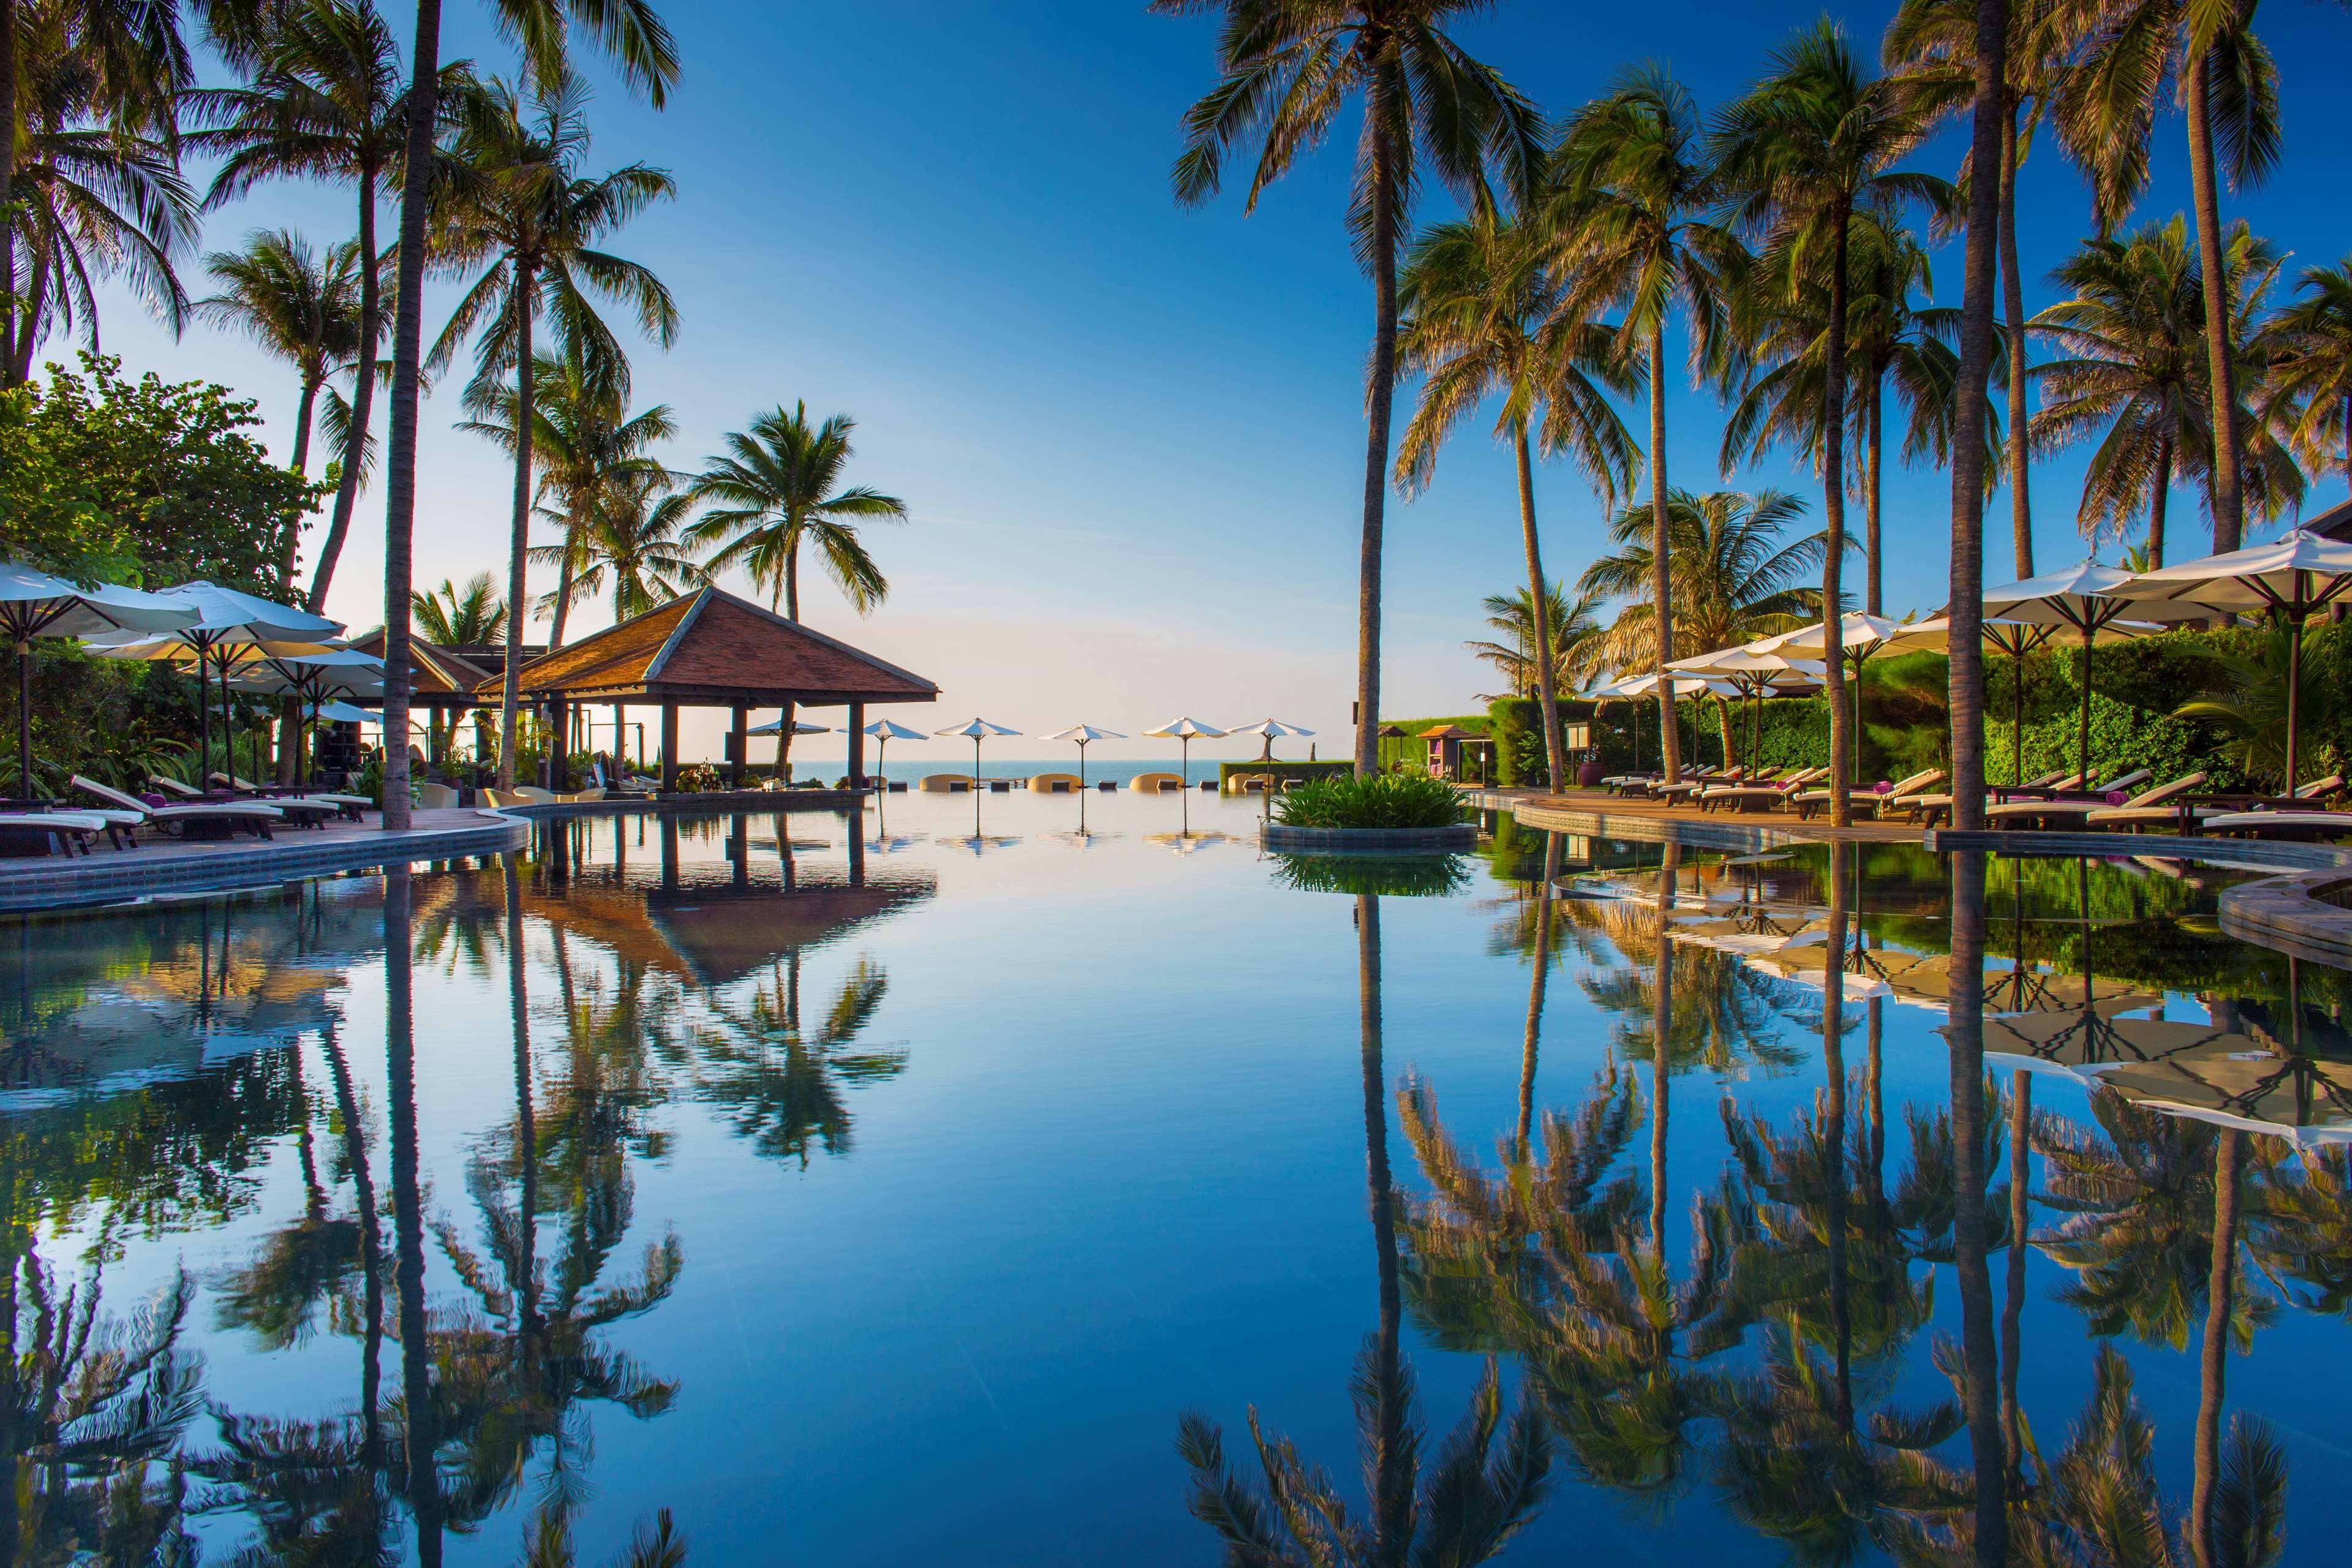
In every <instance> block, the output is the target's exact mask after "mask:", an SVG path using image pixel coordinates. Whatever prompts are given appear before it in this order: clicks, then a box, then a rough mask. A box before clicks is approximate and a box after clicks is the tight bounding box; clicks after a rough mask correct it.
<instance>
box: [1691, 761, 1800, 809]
mask: <svg viewBox="0 0 2352 1568" xmlns="http://www.w3.org/2000/svg"><path fill="white" fill-rule="evenodd" d="M1775 771H1776V772H1777V771H1778V770H1775ZM1827 772H1829V770H1828V769H1827V768H1799V769H1798V770H1797V771H1796V772H1795V773H1790V774H1789V775H1788V776H1787V777H1785V778H1780V779H1775V780H1773V781H1772V782H1770V783H1769V784H1768V783H1763V782H1759V783H1755V784H1710V785H1708V786H1707V787H1706V788H1705V789H1703V790H1701V791H1699V792H1698V808H1699V809H1700V810H1701V811H1716V810H1731V811H1770V810H1773V809H1775V808H1777V807H1779V806H1780V805H1782V804H1784V803H1785V802H1787V801H1788V800H1790V798H1792V797H1793V796H1794V795H1795V794H1796V792H1797V791H1798V790H1800V789H1801V788H1803V787H1804V786H1805V785H1806V784H1811V783H1812V782H1813V781H1814V780H1815V779H1817V778H1819V777H1821V776H1822V774H1823V773H1827Z"/></svg>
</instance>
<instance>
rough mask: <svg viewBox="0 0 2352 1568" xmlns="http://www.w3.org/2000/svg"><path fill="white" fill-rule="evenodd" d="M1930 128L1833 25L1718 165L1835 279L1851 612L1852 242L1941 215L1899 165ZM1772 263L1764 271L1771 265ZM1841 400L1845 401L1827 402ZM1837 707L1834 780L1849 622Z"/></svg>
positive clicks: (1836, 562) (1746, 101)
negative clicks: (1913, 217)
mask: <svg viewBox="0 0 2352 1568" xmlns="http://www.w3.org/2000/svg"><path fill="white" fill-rule="evenodd" d="M1925 129H1926V125H1925V120H1924V117H1923V116H1922V114H1921V113H1920V112H1919V110H1917V109H1916V107H1915V106H1913V105H1912V104H1911V103H1910V102H1909V101H1908V100H1907V99H1906V95H1905V94H1904V93H1903V92H1902V91H1900V90H1899V88H1898V85H1897V84H1895V83H1893V82H1889V81H1887V80H1886V79H1883V78H1881V79H1866V78H1865V77H1864V75H1863V71H1862V67H1861V64H1860V62H1859V61H1857V60H1856V59H1855V58H1854V56H1853V50H1852V49H1851V48H1850V47H1848V46H1847V43H1846V40H1845V36H1844V34H1843V32H1842V31H1841V30H1840V29H1839V28H1838V27H1837V26H1835V24H1833V23H1832V22H1830V21H1828V20H1827V19H1824V20H1822V21H1821V22H1819V23H1816V24H1814V25H1813V26H1811V27H1808V28H1805V29H1804V30H1802V31H1801V32H1800V33H1799V34H1798V35H1797V37H1795V39H1793V40H1792V41H1791V42H1790V43H1789V44H1788V45H1786V46H1785V47H1782V48H1781V49H1780V50H1779V51H1777V52H1776V53H1775V54H1774V56H1773V58H1772V68H1771V71H1770V72H1769V74H1768V75H1767V76H1766V77H1765V78H1764V79H1762V80H1760V81H1759V82H1758V83H1757V84H1756V85H1755V86H1754V87H1752V88H1750V89H1748V92H1747V93H1746V94H1745V95H1744V96H1743V97H1741V98H1740V99H1738V100H1736V101H1735V102H1733V103H1731V104H1730V105H1728V106H1727V107H1726V108H1725V110H1723V112H1722V114H1721V116H1720V117H1719V120H1718V122H1717V126H1716V129H1715V133H1714V145H1715V149H1716V156H1717V162H1718V164H1719V167H1720V171H1721V178H1722V179H1723V181H1724V184H1725V189H1726V191H1727V195H1728V197H1729V199H1730V201H1731V203H1732V210H1733V213H1734V215H1735V216H1736V217H1737V219H1738V222H1739V224H1740V225H1741V226H1744V227H1745V228H1747V229H1748V231H1749V232H1750V233H1752V234H1754V235H1756V236H1758V237H1759V238H1760V239H1762V240H1763V241H1764V242H1765V243H1766V245H1767V246H1768V247H1769V250H1770V251H1771V252H1772V253H1774V255H1776V256H1777V257H1778V258H1780V261H1779V264H1780V265H1781V266H1782V267H1784V268H1786V269H1787V271H1788V273H1789V274H1790V276H1801V275H1802V273H1803V272H1804V271H1805V270H1808V269H1809V268H1811V267H1813V266H1815V265H1819V266H1822V267H1824V268H1826V269H1827V271H1828V274H1829V283H1830V291H1829V310H1828V327H1827V330H1826V331H1825V332H1824V333H1823V335H1822V395H1823V398H1824V400H1825V406H1826V407H1827V408H1828V409H1829V412H1827V413H1825V414H1824V416H1823V417H1822V514H1823V519H1824V521H1825V522H1826V524H1827V526H1826V529H1825V533H1826V545H1827V548H1826V549H1825V550H1824V551H1823V552H1822V603H1823V604H1825V605H1842V604H1843V603H1844V594H1843V586H1842V574H1843V570H1844V557H1845V483H1844V476H1845V446H1844V435H1845V432H1844V421H1843V420H1842V419H1840V418H1838V417H1836V410H1837V409H1838V408H1840V407H1842V406H1843V395H1844V389H1845V386H1846V377H1847V375H1848V374H1849V373H1848V370H1847V366H1846V333H1847V320H1846V311H1847V305H1848V284H1849V265H1848V264H1849V256H1848V247H1847V238H1848V235H1849V233H1850V231H1851V230H1852V228H1853V219H1854V216H1855V215H1856V214H1857V213H1872V212H1874V213H1879V214H1881V215H1887V214H1891V213H1893V212H1895V211H1896V210H1898V209H1900V208H1901V207H1902V206H1903V205H1906V203H1912V202H1917V203H1921V204H1924V205H1928V206H1930V207H1936V208H1940V207H1942V206H1945V205H1948V199H1949V190H1950V187H1949V186H1948V184H1946V183H1945V182H1944V181H1942V180H1939V179H1937V178H1936V177H1935V176H1933V175H1931V174H1906V173H1903V172H1901V171H1898V170H1896V169H1895V167H1894V164H1895V161H1896V160H1897V159H1899V158H1901V157H1902V156H1903V155H1904V154H1905V153H1908V152H1909V151H1910V150H1911V149H1912V147H1914V146H1915V145H1916V144H1917V142H1918V141H1919V139H1920V137H1921V136H1922V135H1923V134H1924V133H1925ZM1772 260H1773V258H1772V257H1770V256H1768V258H1767V259H1766V262H1765V263H1764V264H1766V265H1769V264H1772ZM1832 398H1835V399H1838V400H1839V401H1838V402H1837V403H1836V404H1829V403H1827V401H1826V400H1828V399H1832ZM1825 632H1826V636H1825V639H1824V641H1825V645H1826V646H1825V651H1824V653H1823V656H1822V658H1823V663H1824V665H1825V667H1826V671H1827V675H1826V685H1827V687H1828V696H1829V700H1830V772H1831V776H1832V777H1833V778H1851V777H1853V744H1854V735H1853V717H1852V715H1851V714H1850V713H1848V711H1847V710H1846V700H1845V671H1844V669H1843V663H1844V659H1843V650H1842V647H1841V645H1840V640H1839V625H1838V617H1837V616H1835V615H1833V614H1832V615H1831V616H1829V617H1828V620H1827V626H1826V627H1825ZM1830 808H1831V813H1832V820H1833V821H1834V822H1835V823H1836V824H1837V825H1839V826H1843V825H1844V824H1845V823H1847V822H1848V821H1849V820H1850V819H1851V816H1852V810H1851V803H1850V802H1848V801H1847V800H1846V798H1845V797H1844V795H1842V794H1841V795H1833V797H1832V800H1831V803H1830Z"/></svg>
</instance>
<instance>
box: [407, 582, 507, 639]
mask: <svg viewBox="0 0 2352 1568" xmlns="http://www.w3.org/2000/svg"><path fill="white" fill-rule="evenodd" d="M409 606H410V613H411V614H412V615H413V616H414V617H415V625H416V629H417V631H418V632H419V633H420V634H422V635H423V637H424V638H425V641H427V642H430V643H437V644H439V645H440V646H441V647H482V646H484V645H486V644H488V643H494V642H497V641H499V639H501V638H502V637H505V636H506V631H507V602H506V601H505V600H504V599H501V598H499V584H498V579H497V578H495V577H493V576H491V575H490V574H488V572H477V573H475V574H474V575H472V576H471V577H468V578H467V579H466V585H465V586H464V587H462V588H460V587H459V586H457V584H455V583H454V582H451V581H450V580H449V579H448V578H446V577H445V578H443V579H442V580H441V586H439V587H438V588H436V589H434V590H433V591H432V592H431V593H429V594H416V595H411V596H410V599H409Z"/></svg>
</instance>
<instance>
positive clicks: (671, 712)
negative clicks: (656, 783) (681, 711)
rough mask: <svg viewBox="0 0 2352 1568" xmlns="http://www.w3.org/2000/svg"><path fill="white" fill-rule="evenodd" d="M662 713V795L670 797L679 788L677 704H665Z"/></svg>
mask: <svg viewBox="0 0 2352 1568" xmlns="http://www.w3.org/2000/svg"><path fill="white" fill-rule="evenodd" d="M661 713H662V771H661V786H662V793H663V794H664V795H668V794H670V793H672V792H673V791H675V790H676V789H677V703H676V702H664V703H663V704H662V705H661Z"/></svg>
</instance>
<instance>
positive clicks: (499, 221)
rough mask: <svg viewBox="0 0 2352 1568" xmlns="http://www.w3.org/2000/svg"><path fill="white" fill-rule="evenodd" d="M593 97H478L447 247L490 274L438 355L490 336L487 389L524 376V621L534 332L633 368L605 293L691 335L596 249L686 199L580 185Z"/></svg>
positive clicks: (636, 185)
mask: <svg viewBox="0 0 2352 1568" xmlns="http://www.w3.org/2000/svg"><path fill="white" fill-rule="evenodd" d="M586 106H587V89H586V88H585V87H583V85H581V83H580V82H579V81H578V80H576V79H565V80H563V81H562V82H560V83H557V84H556V85H555V86H553V87H552V88H551V89H548V90H546V91H544V92H536V93H534V94H532V95H531V97H530V100H529V102H528V103H526V101H525V99H524V96H523V93H522V91H521V90H520V89H518V88H516V87H515V86H513V85H512V84H510V83H507V82H497V81H494V82H492V83H490V84H489V85H488V87H486V88H484V89H481V90H480V91H478V92H473V93H468V94H467V95H466V98H465V100H464V101H463V105H462V108H461V110H460V112H459V115H458V121H459V129H458V132H457V151H456V158H457V162H458V163H459V164H461V165H462V166H463V168H464V170H465V177H464V181H463V184H462V188H461V189H460V190H459V191H457V193H455V194H454V195H453V199H452V200H451V201H450V202H449V203H448V212H447V214H446V226H445V227H444V228H443V229H442V231H441V232H440V235H439V237H438V243H439V245H440V246H441V247H443V249H444V252H445V253H446V256H447V257H448V258H449V260H450V263H451V265H453V266H457V267H470V266H476V265H479V266H482V267H483V271H482V274H481V276H480V277H479V278H478V279H476V280H475V282H474V284H473V286H472V287H471V288H470V289H467V291H466V295H465V298H464V299H462V300H459V301H458V303H457V310H455V311H454V312H452V314H451V315H450V318H449V324H448V326H447V327H446V328H444V329H443V330H442V333H441V337H440V340H439V341H438V342H436V344H435V345H434V349H433V362H434V363H436V364H439V363H446V361H447V360H448V359H449V358H450V357H451V356H453V355H454V354H455V353H457V346H458V344H459V343H460V342H463V341H464V340H465V339H466V338H467V337H468V336H470V335H472V334H473V333H474V332H475V331H480V333H481V337H480V340H479V342H478V344H477V346H476V353H475V364H476V369H475V376H474V379H475V384H477V385H478V386H485V387H486V386H488V385H489V384H492V383H494V382H496V381H497V380H498V378H499V376H501V375H503V374H507V373H509V372H511V373H512V374H513V375H514V378H515V396H514V405H513V409H512V414H511V420H512V424H511V428H512V429H513V430H514V431H516V432H518V436H517V438H516V439H515V441H514V444H513V445H514V454H515V480H514V510H513V521H512V523H511V526H510V535H509V543H508V552H507V563H508V564H507V603H508V604H509V605H513V606H515V613H516V615H517V616H518V618H520V615H521V606H522V605H524V603H525V602H526V601H525V584H524V570H525V563H526V561H527V560H528V552H529V548H530V545H529V534H530V505H531V436H532V433H533V430H534V428H535V422H536V416H535V414H534V411H533V408H532V396H531V393H532V380H533V375H534V373H535V372H536V371H537V369H538V363H539V361H538V355H537V353H536V351H535V350H534V349H533V347H532V342H531V339H532V333H533V331H534V329H535V328H536V327H537V325H538V321H539V316H540V312H541V310H546V311H547V312H548V313H549V314H551V316H553V317H554V319H555V321H557V323H558V324H559V326H560V328H561V330H562V333H563V335H564V338H565V339H566V341H567V343H568V344H569V345H570V346H569V347H568V348H567V353H572V352H576V353H578V354H579V355H580V356H581V357H582V358H583V359H584V360H587V361H588V362H590V363H606V364H609V363H613V362H614V361H617V360H619V359H620V358H622V357H623V354H622V350H621V346H620V344H619V343H618V342H616V341H614V337H613V334H612V330H611V329H610V328H609V327H607V326H606V325H605V324H604V318H603V317H601V316H599V315H598V314H597V313H596V307H595V304H594V302H593V300H592V299H591V298H590V294H591V292H592V291H593V293H596V294H601V295H603V296H604V297H605V298H606V299H608V300H616V301H619V302H621V303H624V304H625V305H626V306H628V307H629V309H630V310H632V311H634V312H635V316H636V318H637V323H638V325H639V326H640V327H641V328H643V329H644V331H646V335H647V336H649V337H652V338H653V339H654V340H655V341H656V342H659V343H660V344H661V345H662V346H663V347H665V348H667V347H668V346H669V344H670V343H671V342H672V341H674V340H675V339H676V337H677V305H676V304H675V303H673V302H672V300H671V299H670V296H669V290H668V289H667V288H666V287H664V286H663V284H662V282H661V280H660V279H657V278H656V277H655V276H654V275H653V273H652V272H651V271H649V270H647V269H646V268H645V267H643V266H641V265H640V264H638V263H636V262H634V261H627V260H624V259H623V258H620V257H617V256H614V255H613V254H612V253H610V252H609V251H604V250H599V249H597V248H596V242H597V241H598V240H599V239H601V238H603V237H604V235H605V234H607V233H609V232H610V231H612V230H613V229H615V228H618V227H620V226H622V225H623V224H625V223H626V222H628V220H629V219H630V218H632V217H634V216H636V214H637V213H639V212H640V211H642V210H644V208H645V207H646V206H647V205H650V204H651V203H653V202H656V201H658V200H661V199H663V198H665V197H667V196H670V195H675V194H676V193H677V185H676V184H675V183H674V182H673V181H672V180H671V179H670V177H669V175H668V174H667V173H666V172H665V171H663V170H660V169H655V168H649V167H647V166H646V164H643V163H631V164H628V165H626V166H625V167H623V168H620V169H616V170H614V172H613V173H611V174H605V175H603V176H601V177H595V178H591V177H589V176H587V175H583V174H581V173H580V162H581V160H582V158H583V156H585V154H586V153H587V151H588V126H587V121H586V117H585V110H586ZM521 673H522V645H521V643H520V641H516V640H511V639H510V640H509V642H508V644H507V657H506V683H505V686H504V688H503V689H502V692H501V702H502V712H501V714H500V718H499V731H500V732H499V784H500V785H501V786H502V787H506V788H511V787H513V784H514V770H515V751H516V743H515V741H516V733H515V732H516V725H517V722H518V721H519V720H520V716H521V695H522V693H521Z"/></svg>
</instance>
